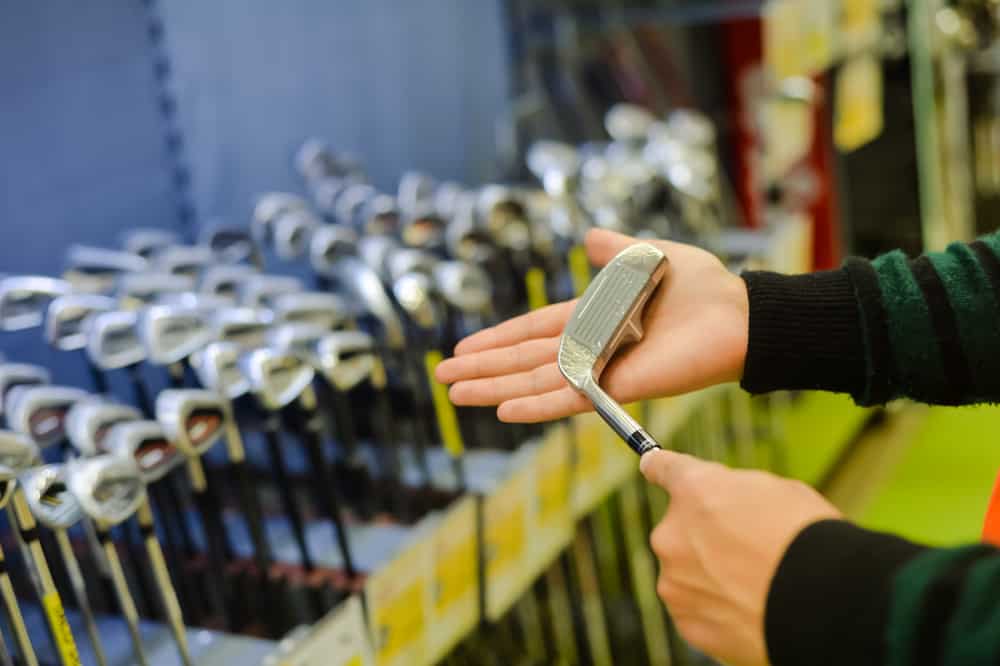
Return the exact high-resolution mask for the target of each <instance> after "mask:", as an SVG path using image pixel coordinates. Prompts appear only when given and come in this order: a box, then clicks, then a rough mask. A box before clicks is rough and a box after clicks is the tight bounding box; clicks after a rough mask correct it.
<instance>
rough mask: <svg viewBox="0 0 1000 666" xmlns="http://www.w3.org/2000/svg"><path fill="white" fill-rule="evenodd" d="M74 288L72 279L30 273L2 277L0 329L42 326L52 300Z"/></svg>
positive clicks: (0, 284) (0, 283) (11, 329)
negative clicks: (71, 283) (71, 282)
mask: <svg viewBox="0 0 1000 666" xmlns="http://www.w3.org/2000/svg"><path fill="white" fill-rule="evenodd" d="M71 291H72V287H71V286H70V284H69V283H68V282H66V281H65V280H58V279H56V278H50V277H43V276H37V275H27V276H19V277H5V278H2V279H0V330H4V331H20V330H24V329H27V328H34V327H36V326H40V325H41V324H42V319H43V317H44V315H45V311H46V309H47V308H48V306H49V303H50V302H51V301H52V299H54V298H57V297H59V296H65V295H66V294H69V293H70V292H71Z"/></svg>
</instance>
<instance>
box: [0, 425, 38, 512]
mask: <svg viewBox="0 0 1000 666" xmlns="http://www.w3.org/2000/svg"><path fill="white" fill-rule="evenodd" d="M39 457H40V453H39V450H38V447H37V446H36V445H35V443H34V442H33V441H31V440H30V439H28V437H26V436H24V435H22V434H20V433H17V432H13V431H11V430H0V508H3V507H5V506H7V503H8V502H9V501H10V498H11V495H13V492H14V489H15V487H16V485H17V477H18V475H20V474H21V473H22V472H24V471H25V470H27V469H29V468H30V467H31V466H32V465H34V464H36V463H37V462H38V460H39Z"/></svg>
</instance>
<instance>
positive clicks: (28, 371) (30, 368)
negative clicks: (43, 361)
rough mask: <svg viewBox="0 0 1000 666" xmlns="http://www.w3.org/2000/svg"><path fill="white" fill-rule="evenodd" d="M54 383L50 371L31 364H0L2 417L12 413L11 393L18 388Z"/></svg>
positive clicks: (0, 408)
mask: <svg viewBox="0 0 1000 666" xmlns="http://www.w3.org/2000/svg"><path fill="white" fill-rule="evenodd" d="M51 381H52V376H51V375H50V374H49V371H48V370H46V369H45V368H43V367H42V366H40V365H31V364H29V363H0V416H4V415H6V414H9V413H10V401H9V397H10V393H11V391H12V390H13V389H14V388H16V387H18V386H39V385H42V384H48V383H49V382H51Z"/></svg>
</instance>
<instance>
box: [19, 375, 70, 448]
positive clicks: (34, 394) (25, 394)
mask: <svg viewBox="0 0 1000 666" xmlns="http://www.w3.org/2000/svg"><path fill="white" fill-rule="evenodd" d="M87 397H88V393H87V392H86V391H82V390H80V389H78V388H73V387H70V386H48V385H45V386H18V387H16V388H14V389H11V392H10V394H9V398H8V399H9V401H10V411H9V413H8V414H7V425H8V426H9V427H10V428H11V429H12V430H16V431H17V432H20V433H21V434H23V435H26V436H28V437H30V438H31V439H32V440H33V441H34V442H35V443H36V444H37V445H38V446H39V448H43V449H44V448H46V447H48V446H52V445H53V444H57V443H59V442H61V441H63V439H65V437H66V414H67V413H68V412H69V410H70V408H71V407H72V406H73V404H74V403H77V402H79V401H80V400H84V399H86V398H87Z"/></svg>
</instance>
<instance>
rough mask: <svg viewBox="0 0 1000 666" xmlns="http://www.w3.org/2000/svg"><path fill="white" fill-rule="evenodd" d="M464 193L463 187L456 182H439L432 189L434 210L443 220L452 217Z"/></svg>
mask: <svg viewBox="0 0 1000 666" xmlns="http://www.w3.org/2000/svg"><path fill="white" fill-rule="evenodd" d="M464 194H465V188H464V187H462V186H461V185H459V184H458V183H452V182H447V181H446V182H444V183H441V184H440V185H438V186H437V189H436V190H435V191H434V198H433V201H432V204H433V207H434V212H435V213H436V214H437V215H438V216H439V217H440V218H442V219H444V220H450V219H452V218H453V217H455V215H456V213H457V212H458V207H459V201H460V200H461V198H462V196H463V195H464Z"/></svg>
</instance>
